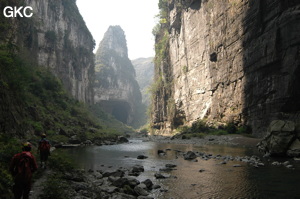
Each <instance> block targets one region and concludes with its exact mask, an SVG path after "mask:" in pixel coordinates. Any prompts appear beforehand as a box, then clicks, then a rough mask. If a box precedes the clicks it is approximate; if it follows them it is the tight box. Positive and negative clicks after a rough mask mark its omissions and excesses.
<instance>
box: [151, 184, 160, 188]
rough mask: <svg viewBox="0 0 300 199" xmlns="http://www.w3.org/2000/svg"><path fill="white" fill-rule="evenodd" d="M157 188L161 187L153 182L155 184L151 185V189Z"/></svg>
mask: <svg viewBox="0 0 300 199" xmlns="http://www.w3.org/2000/svg"><path fill="white" fill-rule="evenodd" d="M159 188H161V186H160V185H158V184H155V185H153V186H152V189H159Z"/></svg>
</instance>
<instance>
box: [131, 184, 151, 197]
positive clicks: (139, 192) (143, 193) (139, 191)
mask: <svg viewBox="0 0 300 199" xmlns="http://www.w3.org/2000/svg"><path fill="white" fill-rule="evenodd" d="M134 191H135V193H136V194H137V195H139V196H148V195H149V193H148V192H147V191H146V190H145V189H144V188H143V187H142V186H141V185H137V186H135V187H134Z"/></svg>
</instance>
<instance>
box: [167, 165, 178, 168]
mask: <svg viewBox="0 0 300 199" xmlns="http://www.w3.org/2000/svg"><path fill="white" fill-rule="evenodd" d="M166 167H167V168H175V167H177V165H176V164H166Z"/></svg>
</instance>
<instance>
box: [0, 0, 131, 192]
mask: <svg viewBox="0 0 300 199" xmlns="http://www.w3.org/2000/svg"><path fill="white" fill-rule="evenodd" d="M51 2H52V1H51ZM64 2H65V3H66V5H64V6H67V4H68V5H73V4H74V5H75V2H74V1H72V2H71V1H70V2H69V1H64ZM22 3H23V1H11V0H9V1H7V0H1V1H0V8H1V10H3V8H4V7H5V6H8V5H9V6H20V5H22ZM70 11H71V10H70ZM71 17H72V16H71ZM0 30H1V31H0V145H1V148H0V174H1V180H0V195H1V197H6V195H7V196H8V197H9V196H11V193H10V192H9V190H10V188H11V186H12V178H11V176H10V174H9V173H8V170H7V169H8V165H9V162H10V160H11V158H12V156H13V155H14V154H15V153H17V152H20V151H21V148H22V143H23V142H24V141H30V142H31V143H32V144H33V146H34V149H36V145H37V141H38V140H39V139H40V134H41V133H46V134H47V136H48V139H49V140H51V143H52V145H56V144H61V143H71V142H77V143H80V142H83V141H85V140H88V139H89V140H91V141H94V140H103V139H108V138H115V137H117V136H118V135H121V134H122V133H124V132H132V131H133V129H132V128H130V127H127V126H126V125H123V124H122V123H120V122H118V121H117V120H115V119H113V118H112V117H111V116H109V115H107V114H106V113H104V112H103V111H102V110H100V109H98V108H95V107H90V106H89V105H86V104H83V103H81V102H79V101H78V100H76V99H74V98H73V97H72V96H71V94H70V93H69V92H68V91H67V90H66V88H65V85H63V83H62V81H63V80H61V79H59V78H58V77H57V76H55V75H53V73H52V71H50V70H49V69H47V68H46V67H45V66H39V65H38V64H37V61H36V53H37V51H38V48H36V47H37V46H36V42H37V41H36V34H37V32H36V29H35V28H34V21H33V20H32V19H27V18H4V17H1V18H0ZM23 33H24V34H23ZM57 37H58V35H57V34H56V33H55V32H54V31H47V32H46V33H45V39H46V41H47V42H48V43H49V44H53V43H55V42H57ZM66 41H67V40H66ZM53 45H54V44H53ZM65 47H67V46H66V45H65ZM70 49H71V48H70ZM70 49H69V50H70ZM85 50H86V49H80V48H79V49H78V51H76V52H75V54H73V57H79V56H82V55H83V54H84V53H86V51H85ZM70 53H72V51H70ZM90 54H92V52H90ZM67 58H69V57H65V59H67ZM91 109H92V110H94V111H95V110H97V111H95V113H92V112H91V111H90V110H91Z"/></svg>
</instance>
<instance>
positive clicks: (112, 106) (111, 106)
mask: <svg viewBox="0 0 300 199" xmlns="http://www.w3.org/2000/svg"><path fill="white" fill-rule="evenodd" d="M100 104H101V106H102V108H103V110H104V111H105V112H107V113H109V114H111V115H112V116H114V117H115V118H116V119H117V120H119V121H121V122H123V123H124V124H129V123H130V121H129V114H130V105H129V103H128V102H126V101H101V102H100Z"/></svg>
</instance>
